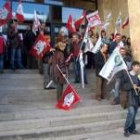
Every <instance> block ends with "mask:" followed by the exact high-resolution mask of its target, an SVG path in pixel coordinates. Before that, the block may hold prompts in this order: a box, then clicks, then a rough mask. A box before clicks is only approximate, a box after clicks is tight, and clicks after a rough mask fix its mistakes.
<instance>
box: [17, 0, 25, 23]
mask: <svg viewBox="0 0 140 140" xmlns="http://www.w3.org/2000/svg"><path fill="white" fill-rule="evenodd" d="M16 18H17V20H18V21H19V22H23V21H24V13H23V6H22V2H21V0H20V1H19V4H18V7H17V12H16Z"/></svg>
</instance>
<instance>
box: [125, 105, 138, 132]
mask: <svg viewBox="0 0 140 140" xmlns="http://www.w3.org/2000/svg"><path fill="white" fill-rule="evenodd" d="M137 111H138V107H136V106H129V108H128V113H127V117H126V122H125V126H124V131H125V132H130V133H131V132H133V131H134V130H135V129H136V122H135V119H136V114H137Z"/></svg>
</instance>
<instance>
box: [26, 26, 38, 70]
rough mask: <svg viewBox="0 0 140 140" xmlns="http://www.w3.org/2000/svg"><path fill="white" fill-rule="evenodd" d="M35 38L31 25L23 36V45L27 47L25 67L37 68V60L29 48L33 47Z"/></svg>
mask: <svg viewBox="0 0 140 140" xmlns="http://www.w3.org/2000/svg"><path fill="white" fill-rule="evenodd" d="M36 39H37V34H36V32H35V31H34V30H33V27H31V28H30V29H28V31H27V32H26V34H25V37H24V46H25V47H26V48H27V69H36V68H37V60H36V58H35V57H34V56H32V55H31V54H30V50H31V48H32V47H33V45H34V43H35V41H36Z"/></svg>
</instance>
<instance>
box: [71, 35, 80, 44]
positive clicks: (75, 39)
mask: <svg viewBox="0 0 140 140" xmlns="http://www.w3.org/2000/svg"><path fill="white" fill-rule="evenodd" d="M78 41H79V36H78V34H73V35H72V42H73V43H75V42H78Z"/></svg>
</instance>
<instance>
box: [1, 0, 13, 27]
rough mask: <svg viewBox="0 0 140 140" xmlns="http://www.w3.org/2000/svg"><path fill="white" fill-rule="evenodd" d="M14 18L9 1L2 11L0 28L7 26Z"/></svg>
mask: <svg viewBox="0 0 140 140" xmlns="http://www.w3.org/2000/svg"><path fill="white" fill-rule="evenodd" d="M11 18H12V10H11V7H10V2H9V1H7V2H6V3H5V4H4V6H3V7H2V8H1V9H0V26H2V25H4V24H6V23H7V22H8V21H9V20H10V19H11Z"/></svg>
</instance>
